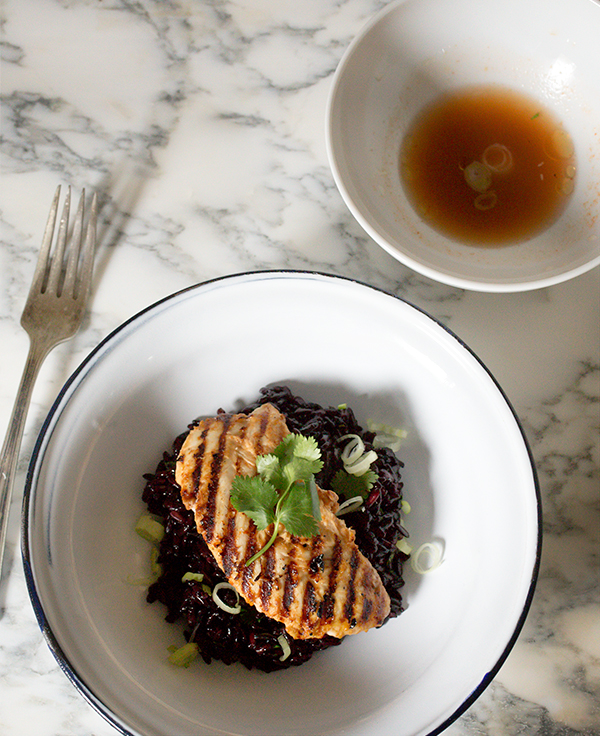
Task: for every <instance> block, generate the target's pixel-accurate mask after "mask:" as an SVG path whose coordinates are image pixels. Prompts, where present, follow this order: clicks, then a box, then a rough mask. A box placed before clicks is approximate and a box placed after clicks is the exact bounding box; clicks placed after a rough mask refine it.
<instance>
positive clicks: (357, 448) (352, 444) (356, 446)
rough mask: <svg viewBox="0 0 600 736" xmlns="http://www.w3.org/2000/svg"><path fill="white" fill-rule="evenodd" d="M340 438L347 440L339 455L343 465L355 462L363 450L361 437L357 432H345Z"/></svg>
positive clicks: (363, 444)
mask: <svg viewBox="0 0 600 736" xmlns="http://www.w3.org/2000/svg"><path fill="white" fill-rule="evenodd" d="M341 440H349V442H347V443H346V446H345V447H344V449H343V450H342V454H341V455H340V459H341V461H342V462H343V463H344V465H348V464H352V463H354V462H356V461H357V460H358V459H359V458H360V457H361V456H362V454H363V453H364V451H365V443H364V442H363V441H362V438H360V437H359V436H358V435H357V434H345V435H344V436H343V437H340V441H341Z"/></svg>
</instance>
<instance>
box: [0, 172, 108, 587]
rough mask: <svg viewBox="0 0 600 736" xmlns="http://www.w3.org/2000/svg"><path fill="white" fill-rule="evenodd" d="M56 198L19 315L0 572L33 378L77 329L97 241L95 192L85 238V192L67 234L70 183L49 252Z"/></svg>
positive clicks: (0, 481) (2, 479)
mask: <svg viewBox="0 0 600 736" xmlns="http://www.w3.org/2000/svg"><path fill="white" fill-rule="evenodd" d="M59 197H60V186H59V187H58V189H57V190H56V194H55V195H54V200H53V202H52V207H51V209H50V215H49V216H48V222H47V224H46V230H45V232H44V238H43V240H42V247H41V249H40V254H39V256H38V262H37V265H36V268H35V273H34V275H33V283H32V284H31V289H30V291H29V296H28V297H27V302H26V303H25V308H24V310H23V314H22V316H21V325H22V327H23V328H24V329H25V330H26V331H27V333H28V334H29V340H30V346H29V354H28V356H27V362H26V363H25V370H24V372H23V377H22V378H21V384H20V386H19V391H18V393H17V398H16V400H15V405H14V408H13V412H12V415H11V417H10V421H9V425H8V432H7V434H6V438H5V440H4V445H3V446H2V452H1V454H0V575H1V572H2V560H3V557H4V548H5V545H6V530H7V527H8V516H9V510H10V497H11V494H12V487H13V481H14V475H15V470H16V466H17V458H18V456H19V450H20V447H21V440H22V439H23V430H24V428H25V419H26V417H27V410H28V408H29V403H30V401H31V394H32V392H33V386H34V383H35V379H36V378H37V375H38V372H39V369H40V366H41V365H42V363H43V362H44V359H45V358H46V356H47V355H48V353H49V352H50V351H51V350H52V348H54V347H55V346H56V345H58V344H59V343H61V342H64V341H65V340H68V339H69V338H71V337H73V335H74V334H75V333H76V332H77V330H78V329H79V325H80V324H81V320H82V318H83V314H84V311H85V307H86V304H87V301H88V296H89V291H90V285H91V282H92V268H93V262H94V249H95V246H96V220H97V200H96V195H95V194H94V196H93V198H92V206H91V212H90V217H89V222H88V225H87V228H86V234H85V240H84V238H83V219H84V201H85V191H84V192H82V194H81V199H80V200H79V206H78V208H77V215H76V217H75V222H74V225H73V232H72V234H71V236H70V237H69V233H68V230H69V208H70V202H71V188H70V187H69V189H68V191H67V196H66V198H65V203H64V206H63V211H62V216H61V218H60V224H59V227H58V235H57V238H56V246H55V248H54V250H53V251H52V240H53V237H54V225H55V222H56V214H57V212H58V202H59Z"/></svg>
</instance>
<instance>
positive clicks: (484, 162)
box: [400, 86, 575, 246]
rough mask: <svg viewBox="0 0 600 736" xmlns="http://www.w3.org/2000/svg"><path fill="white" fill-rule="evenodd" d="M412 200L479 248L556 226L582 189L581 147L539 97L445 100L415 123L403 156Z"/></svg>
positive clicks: (490, 90) (468, 93)
mask: <svg viewBox="0 0 600 736" xmlns="http://www.w3.org/2000/svg"><path fill="white" fill-rule="evenodd" d="M400 175H401V179H402V182H403V185H404V189H405V191H406V194H407V197H408V198H409V200H410V202H411V203H412V205H413V207H414V208H415V210H416V211H417V212H418V214H419V215H420V216H421V217H422V219H423V220H424V221H425V222H426V223H427V224H428V225H430V226H431V227H432V228H434V229H435V230H437V231H439V232H440V233H442V234H443V235H446V236H447V237H449V238H452V239H454V240H459V241H461V242H465V243H468V244H470V245H479V246H500V245H508V244H511V243H516V242H520V241H523V240H526V239H528V238H531V237H533V236H535V235H537V234H538V233H539V232H541V231H543V230H545V229H546V228H547V227H549V226H550V225H551V224H552V223H553V222H554V221H555V220H556V219H557V218H558V217H559V216H560V214H561V212H562V211H563V210H564V208H565V206H566V204H567V202H568V200H569V196H570V194H571V192H572V191H573V187H574V178H575V154H574V149H573V143H572V140H571V138H570V136H569V135H568V133H567V132H566V131H565V130H564V129H563V127H562V125H561V123H560V122H559V121H558V120H557V119H556V117H555V116H554V115H553V114H552V113H550V112H549V111H548V110H547V109H545V108H544V107H542V106H541V105H540V104H539V102H537V101H536V100H534V99H532V98H529V97H526V96H525V95H523V94H521V93H518V92H515V91H512V90H509V89H505V88H503V87H496V86H486V87H469V88H465V89H462V90H460V91H458V92H456V93H454V94H452V95H448V96H445V97H443V98H441V99H439V100H437V101H436V102H435V103H433V104H432V105H431V106H429V107H428V108H427V109H426V110H424V111H423V112H422V113H421V114H420V115H419V116H418V117H417V119H416V120H415V121H414V123H413V125H412V127H411V129H410V130H409V132H408V133H407V135H406V137H405V139H404V141H403V144H402V147H401V151H400Z"/></svg>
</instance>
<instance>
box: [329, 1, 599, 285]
mask: <svg viewBox="0 0 600 736" xmlns="http://www.w3.org/2000/svg"><path fill="white" fill-rule="evenodd" d="M599 25H600V5H599V4H598V3H597V2H595V1H594V0H531V2H528V3H521V2H519V0H489V1H488V2H476V1H475V0H405V1H404V2H402V1H401V2H396V3H392V4H391V6H389V7H387V8H386V9H384V11H382V12H381V13H380V14H379V15H378V16H376V17H375V19H374V20H373V21H372V22H371V23H370V24H368V26H367V27H366V28H365V29H364V31H363V32H362V33H361V34H360V35H359V36H358V37H357V39H355V41H354V42H353V44H352V45H351V46H350V47H349V49H348V50H347V52H346V54H345V56H344V58H343V59H342V61H341V63H340V65H339V68H338V70H337V72H336V77H335V80H334V83H333V87H332V91H331V95H330V100H329V107H328V128H327V138H328V140H327V143H328V151H329V157H330V161H331V165H332V170H333V173H334V177H335V179H336V183H337V184H338V187H339V189H340V192H341V194H342V196H343V197H344V199H345V201H346V203H347V205H348V206H349V208H350V210H351V211H352V213H353V214H354V216H355V217H356V218H357V220H358V221H359V222H360V224H361V225H362V226H363V227H364V228H365V230H366V231H367V232H368V233H369V234H370V235H371V236H372V237H373V238H374V239H375V240H376V241H377V242H378V243H379V244H380V245H381V246H383V247H384V248H385V249H386V250H387V251H388V252H389V253H391V254H392V255H393V256H395V257H396V258H398V259H399V260H401V261H403V262H404V263H406V264H407V265H409V266H411V267H412V268H414V269H416V270H417V271H420V272H421V273H424V274H426V275H428V276H430V277H432V278H436V279H437V280H440V281H443V282H446V283H450V284H453V285H456V286H461V287H464V288H471V289H480V290H484V291H511V290H524V289H528V288H534V287H539V286H543V285H548V284H551V283H556V282H558V281H562V280H565V279H567V278H570V277H572V276H575V275H577V274H579V273H582V272H584V271H586V270H588V269H589V268H591V267H592V266H594V265H595V264H597V263H600V234H599V229H600V155H599V154H598V151H599V150H600V75H598V74H597V69H599V68H600V45H599V44H598V42H597V36H598V27H599ZM471 85H501V86H503V87H507V88H510V89H514V90H515V91H517V92H521V93H523V94H525V95H527V96H528V97H530V98H532V99H534V100H537V101H539V102H540V103H541V104H542V105H543V106H544V107H545V108H546V109H549V110H550V111H551V112H553V113H554V115H555V116H556V117H557V118H558V120H560V121H561V122H562V123H563V124H564V127H565V128H566V130H567V131H568V132H569V133H570V134H571V137H572V138H573V141H574V144H575V149H576V158H577V175H576V186H575V191H574V193H573V195H572V197H571V199H570V202H569V205H568V207H567V208H566V210H565V211H564V212H563V214H562V216H561V217H560V218H558V220H557V221H556V222H555V223H554V224H553V225H552V226H550V227H549V228H548V229H547V230H545V231H544V232H542V233H541V234H539V235H538V236H536V237H534V238H532V239H530V240H529V241H526V242H523V243H519V244H515V245H509V246H504V247H498V248H490V247H471V246H468V245H464V244H461V243H459V242H457V241H453V240H450V239H449V238H446V237H444V236H443V235H441V234H439V233H438V232H436V231H435V230H434V229H433V228H431V227H429V226H428V225H427V224H425V223H424V221H423V220H422V219H421V218H420V217H419V216H418V215H417V214H416V213H415V211H414V209H413V207H412V206H411V204H410V203H409V201H408V199H407V197H406V195H405V192H404V189H403V186H402V183H401V180H400V174H399V169H398V155H399V150H400V144H401V141H402V139H403V137H404V135H405V133H406V131H407V129H408V128H409V127H410V125H411V123H412V122H413V120H414V118H415V116H416V115H417V113H418V112H420V111H421V110H422V109H423V108H424V107H425V106H426V105H428V104H429V103H431V102H432V101H434V100H435V99H436V98H438V97H439V96H440V94H442V93H444V94H445V93H449V92H452V91H453V90H457V89H460V88H463V87H466V86H471Z"/></svg>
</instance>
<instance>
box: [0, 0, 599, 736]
mask: <svg viewBox="0 0 600 736" xmlns="http://www.w3.org/2000/svg"><path fill="white" fill-rule="evenodd" d="M385 4H386V3H385V2H382V1H381V0H303V1H302V2H298V1H297V0H296V1H295V2H292V1H291V0H278V1H277V2H275V0H207V1H206V2H200V1H194V0H172V1H171V2H158V1H156V0H139V1H138V2H129V1H128V0H106V1H105V0H5V1H4V3H3V6H2V11H1V12H2V44H1V47H0V48H1V54H2V55H1V59H2V67H1V70H2V81H1V84H2V110H1V112H2V140H1V148H0V150H1V153H2V201H1V205H0V207H1V211H0V226H1V236H0V343H1V344H2V359H1V360H0V419H1V421H0V431H4V428H5V425H6V422H7V421H8V417H9V414H10V410H11V407H12V402H13V399H14V395H15V391H16V388H17V385H18V380H19V377H20V372H21V370H22V365H23V361H24V358H25V353H26V348H27V339H26V336H25V334H24V333H23V332H22V330H21V329H20V327H19V318H20V312H21V310H22V306H23V302H24V298H25V295H26V293H27V290H28V288H29V283H30V279H31V274H32V269H33V264H34V262H35V259H36V257H37V251H38V248H39V243H40V239H41V233H42V230H43V225H44V222H45V218H46V215H47V209H48V206H49V202H50V198H51V194H52V193H53V191H54V189H55V187H56V184H57V183H63V184H71V185H73V186H74V187H76V188H77V189H79V188H81V187H83V186H85V187H88V188H90V189H92V188H93V189H96V190H97V191H98V193H99V195H100V196H101V213H100V226H99V248H98V256H97V267H96V274H95V284H94V292H93V300H92V306H91V313H90V316H89V318H88V320H87V323H86V325H85V327H84V329H83V330H82V331H81V332H80V333H79V334H78V336H77V337H76V338H75V339H74V340H73V341H71V342H70V343H68V344H66V345H62V346H60V348H58V349H57V350H56V351H55V352H54V353H53V354H52V355H51V356H50V358H49V359H48V361H47V363H46V364H45V366H44V368H43V370H42V373H41V375H40V379H39V382H38V385H37V386H36V390H35V393H34V398H33V405H32V409H31V412H30V416H29V420H28V426H27V431H26V436H25V441H24V445H23V453H22V459H21V462H20V474H19V476H18V478H17V483H16V487H15V498H14V501H13V516H12V522H11V527H10V529H9V550H8V564H9V566H10V578H9V581H8V587H7V590H6V592H5V594H4V599H3V600H2V601H0V604H1V606H2V618H1V619H0V731H1V732H2V733H3V734H6V735H7V736H22V735H25V736H28V735H29V734H32V735H33V734H35V735H36V736H74V735H75V734H77V735H78V736H83V734H95V735H96V736H110V734H112V733H114V730H113V729H112V727H111V726H110V725H109V724H108V723H106V722H105V721H104V720H103V719H102V718H101V717H100V716H99V715H97V714H96V713H95V711H93V710H92V709H91V708H90V707H89V706H88V705H87V704H86V703H85V701H84V700H83V699H82V698H81V697H80V695H79V694H78V693H77V692H76V691H75V689H74V688H73V687H72V685H71V684H70V683H69V682H68V680H67V679H66V678H65V676H64V675H63V673H62V672H61V671H60V669H59V667H58V665H57V664H56V662H55V661H54V658H53V657H52V655H51V654H50V652H49V650H48V648H47V646H46V644H45V643H44V642H43V640H42V637H41V634H40V632H39V629H38V626H37V623H36V622H35V618H34V615H33V612H32V610H31V606H30V603H29V600H28V596H27V593H26V588H25V582H24V577H23V572H22V568H21V562H20V555H19V551H18V545H19V523H18V515H19V505H20V501H21V493H22V488H23V482H24V473H25V470H26V466H27V460H28V458H29V456H30V454H31V450H32V447H33V444H34V441H35V436H36V433H37V431H38V430H39V427H40V426H41V423H42V421H43V419H44V417H45V415H46V413H47V411H48V409H49V407H50V406H51V404H52V402H53V400H54V398H55V396H56V394H57V392H58V390H59V388H60V386H61V385H62V383H63V382H64V381H65V380H66V378H67V377H68V376H69V374H70V373H71V371H72V370H74V369H75V368H76V366H77V365H78V364H79V362H80V361H81V360H82V359H83V357H84V356H85V355H86V354H87V353H88V351H89V350H90V349H91V348H93V347H94V346H95V345H96V344H97V343H98V341H99V340H101V339H102V338H103V337H104V336H106V335H107V334H108V333H109V332H110V331H111V330H112V329H113V328H115V327H116V326H118V325H119V324H120V323H121V322H122V321H123V320H125V319H127V318H128V317H130V316H131V315H133V314H135V313H136V312H137V311H139V310H141V309H143V308H145V307H146V306H147V305H149V304H151V303H152V302H154V301H156V300H157V299H160V298H162V297H164V296H166V295H168V294H170V293H172V292H174V291H176V290H178V289H181V288H184V287H186V286H189V285H190V284H193V283H196V282H198V281H203V280H205V279H207V278H212V277H215V276H220V275H224V274H230V273H235V272H241V271H247V270H257V269H267V268H286V269H311V270H317V271H323V272H327V273H337V274H341V275H345V276H349V277H352V278H357V279H360V280H362V281H365V282H367V283H370V284H373V285H375V286H378V287H381V288H384V289H386V290H388V291H391V292H393V293H395V294H397V295H399V296H401V297H403V298H405V299H407V300H409V301H410V302H412V303H414V304H416V305H418V306H419V307H421V308H423V309H425V310H426V311H427V312H429V313H430V314H431V315H432V316H434V317H436V318H437V319H439V320H441V321H442V322H443V323H444V324H446V325H448V326H449V327H450V328H451V329H452V330H454V331H455V332H456V333H457V334H458V335H460V336H461V338H463V339H464V340H465V341H466V342H467V343H468V344H469V345H470V346H471V348H473V350H474V351H475V352H476V353H477V354H478V355H479V356H480V358H481V359H482V360H483V361H484V362H485V363H486V365H487V366H488V367H489V368H490V370H491V371H492V373H493V374H494V375H495V376H496V378H497V379H498V381H499V382H500V384H501V385H502V387H503V389H504V390H505V392H506V393H507V395H508V398H509V399H510V401H511V402H512V403H513V405H514V407H515V410H516V412H517V414H518V415H519V417H520V419H521V421H522V423H523V426H524V428H525V431H526V434H527V436H528V439H529V441H530V444H531V448H532V452H533V455H534V458H535V462H536V465H537V468H538V472H539V478H540V487H541V494H542V498H543V511H544V533H545V543H544V548H543V555H542V562H541V574H540V579H539V583H538V586H537V590H536V594H535V598H534V601H533V605H532V609H531V613H530V615H529V617H528V620H527V622H526V625H525V628H524V630H523V632H522V634H521V636H520V637H519V640H518V641H517V643H516V646H515V647H514V650H513V652H512V653H511V655H510V656H509V658H508V660H507V661H506V663H505V664H504V666H503V667H502V669H501V670H500V672H499V674H498V676H497V677H496V679H495V681H494V682H493V683H492V685H491V686H490V687H489V688H488V689H487V690H486V691H485V693H484V694H483V695H482V696H481V698H479V700H478V701H477V702H476V703H475V704H474V705H473V706H472V707H471V708H470V709H469V710H468V711H467V713H466V714H465V715H463V716H462V717H461V718H460V719H459V720H458V721H457V722H456V723H455V724H453V725H452V726H451V727H450V728H449V729H448V731H447V733H448V734H449V736H529V735H532V736H533V735H535V736H598V734H600V509H599V480H600V479H599V470H598V468H599V464H600V447H599V424H600V421H599V420H600V351H599V345H600V330H599V319H598V317H599V311H600V310H599V306H600V305H599V293H600V282H599V272H598V269H596V270H595V271H593V272H590V273H588V274H586V275H584V276H581V277H579V278H577V279H575V280H573V281H571V282H568V283H565V284H561V285H559V286H556V287H552V288H549V289H545V290H542V291H539V292H528V293H523V294H516V295H490V294H476V293H467V292H463V291H461V290H460V289H455V288H453V287H449V286H444V285H442V284H437V283H435V282H433V281H430V280H429V279H427V278H425V277H423V276H420V275H418V274H416V273H414V272H412V271H410V270H409V269H408V268H406V267H404V266H402V265H401V264H399V263H398V262H396V261H395V260H393V259H392V258H391V257H390V256H388V255H387V254H385V253H384V252H383V251H382V250H381V249H379V248H378V247H377V246H376V245H375V244H374V243H373V242H372V241H371V240H370V238H369V237H368V236H367V235H365V233H364V232H363V231H362V230H361V228H360V227H359V226H358V225H357V224H356V222H355V221H354V220H353V218H352V216H351V215H350V213H349V212H348V210H347V209H346V207H345V205H344V204H343V202H342V200H341V197H340V195H339V193H338V192H337V189H336V187H335V185H334V182H333V178H332V176H331V173H330V170H329V166H328V162H327V156H326V150H325V136H324V120H325V108H326V101H327V94H328V91H329V88H330V84H331V78H332V74H333V72H334V70H335V68H336V65H337V63H338V62H339V59H340V58H341V55H342V54H343V52H344V50H345V48H346V47H347V45H348V43H349V42H350V41H351V39H352V38H353V37H354V35H355V34H356V33H357V32H358V31H359V30H360V28H361V27H362V25H363V24H364V23H365V22H366V20H367V19H368V18H369V17H370V16H371V15H372V14H373V13H374V12H376V11H377V10H378V9H379V8H381V7H383V6H384V5H385Z"/></svg>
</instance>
